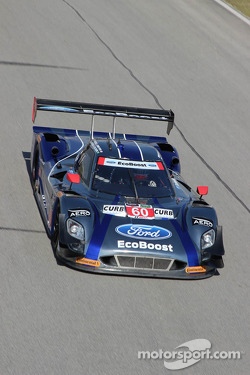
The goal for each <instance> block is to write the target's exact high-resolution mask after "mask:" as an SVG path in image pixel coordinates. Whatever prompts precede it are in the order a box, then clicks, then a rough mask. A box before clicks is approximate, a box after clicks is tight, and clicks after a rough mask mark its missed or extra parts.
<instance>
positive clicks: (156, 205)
mask: <svg viewBox="0 0 250 375" xmlns="http://www.w3.org/2000/svg"><path fill="white" fill-rule="evenodd" d="M94 203H95V211H96V217H97V220H96V223H95V226H94V231H93V234H92V237H91V240H90V242H89V244H88V247H87V251H86V257H87V258H90V259H98V258H99V257H102V256H113V255H117V254H124V253H126V254H128V255H129V254H136V255H138V256H139V255H142V256H154V257H159V258H160V257H164V258H170V259H177V260H180V261H182V262H186V263H188V264H189V265H196V264H198V255H197V248H196V246H195V244H194V243H193V241H192V239H191V237H190V236H189V233H188V229H187V226H186V220H185V211H186V210H185V207H186V205H187V202H184V201H183V202H182V203H179V204H177V203H176V201H173V200H172V199H171V200H169V201H168V202H166V201H165V202H163V201H158V200H154V201H153V200H150V201H147V202H145V201H144V202H143V203H140V204H135V203H133V202H127V201H120V200H119V198H118V197H117V198H116V199H115V200H114V201H113V202H110V203H105V204H103V201H102V202H101V201H99V200H96V201H95V202H94Z"/></svg>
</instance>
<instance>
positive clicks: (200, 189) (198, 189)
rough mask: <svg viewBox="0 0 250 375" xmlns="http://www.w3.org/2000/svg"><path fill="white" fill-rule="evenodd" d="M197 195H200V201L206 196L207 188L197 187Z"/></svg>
mask: <svg viewBox="0 0 250 375" xmlns="http://www.w3.org/2000/svg"><path fill="white" fill-rule="evenodd" d="M197 193H198V194H199V195H200V199H201V198H202V196H203V195H207V194H208V186H197Z"/></svg>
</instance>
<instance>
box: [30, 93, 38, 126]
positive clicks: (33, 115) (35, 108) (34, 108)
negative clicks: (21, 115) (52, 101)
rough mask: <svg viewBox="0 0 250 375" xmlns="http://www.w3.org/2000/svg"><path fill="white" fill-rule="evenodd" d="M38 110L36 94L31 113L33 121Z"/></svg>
mask: <svg viewBox="0 0 250 375" xmlns="http://www.w3.org/2000/svg"><path fill="white" fill-rule="evenodd" d="M36 111H37V101H36V97H35V96H34V100H33V106H32V115H31V118H32V122H33V123H34V122H35V119H36Z"/></svg>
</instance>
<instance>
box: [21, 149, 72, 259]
mask: <svg viewBox="0 0 250 375" xmlns="http://www.w3.org/2000/svg"><path fill="white" fill-rule="evenodd" d="M22 154H23V158H24V161H25V165H26V170H27V173H28V176H29V180H30V186H31V189H32V173H31V165H30V159H31V153H30V152H27V151H22ZM32 192H33V189H32ZM33 196H34V194H33ZM34 199H35V196H34ZM35 202H36V205H37V208H38V210H39V213H40V216H41V219H42V215H41V212H40V208H39V205H38V203H37V201H36V199H35ZM42 221H43V219H42ZM43 225H44V229H45V233H46V234H47V237H48V238H49V240H51V238H50V235H49V233H48V231H47V228H46V225H45V223H44V221H43ZM51 249H52V251H53V254H54V257H55V259H56V262H57V264H58V265H59V266H65V265H64V264H63V263H62V262H61V261H60V260H59V259H58V258H57V257H56V254H55V250H54V249H53V246H52V244H51Z"/></svg>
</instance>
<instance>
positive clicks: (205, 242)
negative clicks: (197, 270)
mask: <svg viewBox="0 0 250 375" xmlns="http://www.w3.org/2000/svg"><path fill="white" fill-rule="evenodd" d="M214 241H215V231H214V230H213V229H210V230H209V231H207V232H205V233H203V235H202V236H201V248H202V250H204V249H207V248H208V247H211V246H213V244H214Z"/></svg>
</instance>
